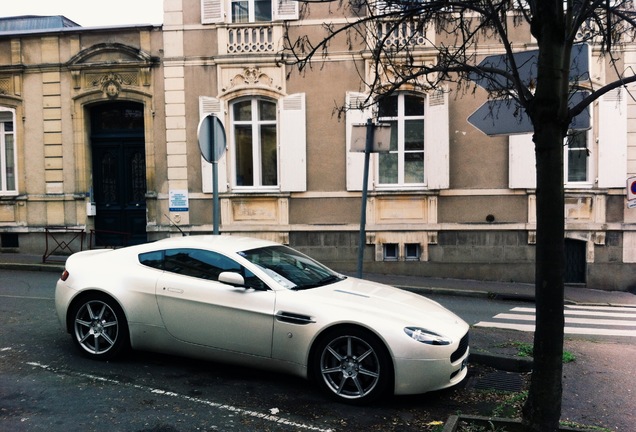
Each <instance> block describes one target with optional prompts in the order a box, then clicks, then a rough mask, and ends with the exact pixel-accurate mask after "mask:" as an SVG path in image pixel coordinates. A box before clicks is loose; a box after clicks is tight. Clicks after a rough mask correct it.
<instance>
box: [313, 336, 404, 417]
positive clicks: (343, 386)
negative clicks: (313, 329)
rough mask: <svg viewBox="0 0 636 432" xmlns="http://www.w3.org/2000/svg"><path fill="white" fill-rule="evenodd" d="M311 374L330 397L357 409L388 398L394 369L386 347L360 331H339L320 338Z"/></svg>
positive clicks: (373, 337)
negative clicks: (356, 406)
mask: <svg viewBox="0 0 636 432" xmlns="http://www.w3.org/2000/svg"><path fill="white" fill-rule="evenodd" d="M312 374H313V378H314V379H315V381H316V382H317V383H318V385H319V386H320V387H321V388H322V389H323V390H324V391H326V392H327V393H328V394H329V395H331V396H332V397H335V398H336V399H337V400H339V401H340V402H345V403H349V404H355V405H364V404H368V403H369V402H372V401H375V400H377V399H379V398H380V397H382V396H385V395H386V394H387V393H388V391H389V390H390V389H391V388H392V385H393V365H392V362H391V358H390V356H389V354H388V351H387V349H386V348H385V346H384V344H383V343H382V342H381V341H380V340H379V339H378V338H377V337H376V336H375V335H373V334H372V333H370V332H368V331H366V330H364V329H361V328H357V327H350V328H346V329H336V330H334V331H331V332H329V333H327V334H325V335H324V337H321V338H320V340H319V341H318V342H317V345H316V349H315V350H314V355H313V361H312Z"/></svg>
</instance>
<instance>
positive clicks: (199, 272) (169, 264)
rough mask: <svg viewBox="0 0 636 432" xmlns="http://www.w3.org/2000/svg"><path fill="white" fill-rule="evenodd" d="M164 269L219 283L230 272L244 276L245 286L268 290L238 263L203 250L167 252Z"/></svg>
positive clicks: (173, 250)
mask: <svg viewBox="0 0 636 432" xmlns="http://www.w3.org/2000/svg"><path fill="white" fill-rule="evenodd" d="M164 269H165V270H166V271H169V272H173V273H178V274H182V275H186V276H192V277H196V278H200V279H208V280H213V281H218V280H219V275H220V274H221V273H222V272H226V271H229V272H234V273H239V274H240V275H241V276H243V278H244V279H245V285H246V286H248V287H249V288H254V289H258V290H263V289H266V287H265V284H264V283H263V281H261V280H260V279H259V278H258V277H256V276H255V275H254V274H253V273H252V272H251V271H249V270H248V269H246V268H245V267H243V266H242V265H240V264H239V263H237V262H236V261H234V260H232V259H230V258H228V257H226V256H224V255H221V254H218V253H216V252H211V251H207V250H202V249H169V250H166V251H165V258H164Z"/></svg>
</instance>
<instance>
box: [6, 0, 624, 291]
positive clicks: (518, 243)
mask: <svg viewBox="0 0 636 432" xmlns="http://www.w3.org/2000/svg"><path fill="white" fill-rule="evenodd" d="M331 7H332V6H330V5H320V4H311V5H310V9H303V10H301V8H299V5H298V3H297V2H295V1H293V0H288V1H282V2H270V1H260V2H255V1H251V0H248V1H232V0H165V1H164V24H163V26H162V27H161V28H158V27H144V26H138V27H128V28H108V29H83V28H71V29H64V30H63V31H62V30H55V31H38V32H33V31H29V32H15V31H13V32H10V33H11V34H7V33H5V34H2V33H0V44H3V45H4V46H5V49H3V50H2V51H0V56H1V57H0V85H3V87H2V90H1V91H0V116H1V117H0V118H2V119H3V120H2V121H3V123H2V124H1V125H2V127H3V129H0V131H1V132H2V134H3V135H2V136H3V141H2V142H3V146H4V148H3V152H2V154H3V155H4V156H3V157H4V159H3V165H2V170H3V176H4V178H3V188H2V191H0V193H1V194H2V196H1V197H0V232H1V233H2V234H1V235H2V249H3V251H5V252H11V251H15V250H18V251H27V252H31V253H39V252H40V251H45V252H44V254H45V255H46V254H47V253H49V252H50V251H51V250H52V249H54V248H56V247H58V249H60V248H59V245H58V243H57V241H58V239H63V240H62V242H63V245H67V244H68V245H69V246H70V247H71V248H72V247H77V246H76V244H77V242H78V241H79V240H78V239H77V238H76V237H74V236H75V235H76V234H77V231H80V232H81V233H82V236H84V237H83V239H84V243H83V244H82V247H102V246H119V245H121V244H129V243H135V242H142V241H150V240H154V239H158V238H162V237H166V236H170V235H180V231H184V232H187V233H191V234H199V233H210V232H212V231H213V218H212V203H213V200H212V195H213V194H212V191H213V175H212V172H213V170H212V164H210V163H208V162H206V161H205V160H204V159H203V158H202V157H201V152H200V149H199V144H198V136H197V132H198V125H199V122H200V120H201V119H202V118H203V117H204V116H206V115H208V114H210V113H212V114H215V115H216V116H217V117H218V118H219V119H220V120H221V121H222V123H223V125H224V128H225V132H226V137H227V143H226V148H225V151H224V152H223V153H222V155H221V156H220V158H219V160H218V164H217V167H218V181H217V183H216V185H217V188H218V192H219V208H218V209H217V211H218V212H219V213H220V232H221V233H228V234H236V235H252V236H258V237H263V238H268V239H272V240H276V241H279V242H283V243H288V244H291V245H292V246H294V247H296V248H298V249H300V250H303V251H305V252H307V253H309V254H310V255H312V256H314V257H316V258H318V259H320V260H321V261H323V262H326V263H328V264H330V265H331V266H332V267H334V268H335V269H338V270H341V271H352V270H354V269H355V268H356V264H357V262H356V258H357V250H358V239H359V233H360V220H361V209H362V202H361V199H362V192H361V191H362V189H363V171H364V170H363V168H364V154H363V153H361V152H359V151H352V148H354V149H355V147H356V142H355V141H356V137H355V135H354V134H353V133H352V130H353V125H357V124H363V123H365V122H366V120H367V119H368V118H369V117H370V116H372V115H377V116H378V118H379V119H380V120H381V121H382V122H384V123H389V124H391V127H392V128H391V129H392V134H393V137H392V140H391V143H392V144H391V148H390V151H389V152H386V153H379V154H373V155H372V156H371V158H370V169H369V179H368V184H367V187H368V196H367V200H366V214H365V216H366V228H365V232H366V236H365V237H366V242H365V243H366V245H365V261H364V269H365V271H368V272H382V273H396V274H398V273H399V274H413V275H427V276H437V277H457V278H473V279H486V280H503V281H519V282H531V281H532V280H533V278H534V253H535V246H534V243H535V229H536V218H535V216H534V215H535V197H536V190H535V188H536V179H535V173H534V148H533V145H532V143H531V141H530V136H529V135H510V136H498V137H488V136H486V135H485V134H484V133H482V132H481V131H479V130H477V129H476V128H475V127H474V126H472V125H471V124H469V123H468V122H467V118H468V117H469V116H470V115H471V113H473V112H474V111H475V110H476V109H477V108H478V107H479V106H480V105H481V104H482V103H483V102H484V101H485V100H486V99H487V94H486V92H485V91H483V90H482V89H478V90H477V92H476V93H475V94H473V93H463V92H461V91H459V90H458V89H456V88H454V87H449V88H445V89H444V90H443V91H441V90H439V89H438V90H431V91H418V90H417V88H416V87H415V86H414V87H409V88H404V89H403V91H399V92H397V93H395V94H394V95H393V96H392V97H390V98H385V99H383V100H381V101H379V102H378V104H377V106H375V107H373V109H372V110H363V109H356V107H358V106H359V102H360V101H363V100H366V98H367V96H368V93H367V92H368V90H367V89H366V88H365V86H364V82H363V81H364V80H365V79H368V78H371V76H370V75H369V74H371V73H372V72H371V71H372V68H371V67H370V63H369V60H368V56H365V52H364V49H363V47H362V46H361V49H360V50H353V51H352V50H350V47H349V46H348V45H347V43H345V42H343V43H342V45H341V46H340V45H338V44H337V43H336V44H335V45H333V46H331V47H330V51H329V54H328V56H327V57H325V58H324V59H322V61H320V62H316V63H315V64H314V65H312V67H310V68H307V69H305V71H303V73H298V72H297V71H295V70H294V69H293V68H291V67H289V66H286V65H285V64H284V63H281V62H280V54H279V52H280V48H281V39H282V37H283V35H284V32H285V29H286V28H287V29H288V30H289V32H290V34H291V35H294V34H296V35H297V34H308V35H315V36H316V37H317V36H318V35H319V34H321V33H320V32H321V31H322V28H323V24H324V23H325V22H329V23H332V24H336V25H337V24H339V23H343V22H344V21H345V20H346V16H345V15H346V12H343V14H345V15H342V16H341V15H338V14H334V13H333V12H334V11H333V10H332V9H331ZM405 31H409V30H405ZM413 31H416V30H413ZM411 36H412V35H411ZM425 36H426V37H424V35H423V36H422V37H421V38H417V37H416V38H413V39H412V40H413V41H414V44H415V45H416V46H415V47H414V49H415V50H416V52H417V54H418V55H419V56H420V57H421V58H423V59H430V60H431V61H434V59H435V51H434V50H433V49H432V47H431V46H430V45H427V44H428V43H429V42H427V41H430V40H434V38H435V37H436V35H435V34H434V33H431V32H430V31H427V34H426V35H425ZM437 37H439V36H437ZM516 37H518V40H516V41H515V43H516V44H517V46H519V47H526V48H527V49H531V48H532V47H533V41H532V39H531V37H530V36H529V34H528V35H527V36H526V35H524V34H523V32H519V35H518V36H516ZM632 49H633V47H631V46H629V45H628V46H626V48H625V52H624V55H623V57H622V58H623V62H624V64H623V65H621V67H628V66H629V65H633V64H634V63H636V58H635V55H636V54H635V53H634V52H633V51H632ZM480 50H481V51H480V54H481V55H483V56H486V55H490V54H497V53H499V52H501V51H500V47H499V46H496V45H493V46H490V45H488V44H486V43H485V44H484V46H483V48H480ZM595 54H596V51H595V49H594V47H591V48H590V56H591V59H594V58H595ZM589 63H590V68H591V70H590V75H591V81H592V82H594V83H595V84H603V83H604V82H606V80H608V79H609V78H607V77H609V76H611V71H610V69H609V68H608V67H607V65H605V64H604V63H602V62H597V61H590V62H589ZM361 75H362V76H361ZM635 106H636V104H634V103H633V102H632V101H631V99H630V98H629V97H627V96H626V92H625V90H623V91H622V92H614V93H611V94H608V95H606V96H605V97H603V98H602V99H600V100H599V101H597V102H595V103H594V104H593V106H592V107H591V109H590V120H591V126H592V127H591V128H590V129H589V130H587V131H583V132H580V133H576V134H573V135H572V137H571V138H570V139H568V140H567V141H566V142H565V143H564V155H565V167H564V169H565V178H566V185H565V187H566V221H565V223H566V252H567V260H566V261H567V264H568V269H567V272H566V273H567V274H566V281H567V282H569V283H577V284H585V285H587V286H588V287H593V288H599V289H609V290H628V289H632V288H634V286H635V285H636V278H635V277H634V274H636V209H629V208H628V207H627V205H626V187H625V186H626V180H627V178H628V177H630V176H634V175H636V135H635V132H636V130H634V127H633V126H631V125H632V124H633V123H634V122H633V120H632V118H633V117H635V116H636V110H635V109H634V108H635ZM340 107H349V108H350V109H347V110H345V111H340V110H339V109H338V108H340ZM7 143H8V144H7ZM7 149H8V150H7ZM74 238H75V240H73V239H74ZM64 242H67V243H64ZM73 242H75V243H73ZM62 249H64V248H62ZM58 252H64V251H60V250H58V251H55V253H58ZM52 256H54V255H52Z"/></svg>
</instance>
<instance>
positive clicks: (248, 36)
mask: <svg viewBox="0 0 636 432" xmlns="http://www.w3.org/2000/svg"><path fill="white" fill-rule="evenodd" d="M278 27H279V26H274V25H273V24H271V23H267V24H258V25H249V24H245V25H242V26H240V27H234V26H231V27H228V28H227V29H226V31H227V33H226V37H227V41H226V44H225V51H226V53H227V54H262V53H273V52H275V51H276V49H277V46H276V44H277V41H279V40H280V37H278V38H276V37H275V36H276V35H275V33H279V32H278V31H276V29H277V28H278ZM219 48H221V51H223V48H224V47H223V46H220V47H219Z"/></svg>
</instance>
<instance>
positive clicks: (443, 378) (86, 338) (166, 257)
mask: <svg viewBox="0 0 636 432" xmlns="http://www.w3.org/2000/svg"><path fill="white" fill-rule="evenodd" d="M55 305H56V309H57V313H58V316H59V319H60V322H61V323H62V325H63V327H64V328H65V329H66V330H67V331H68V332H69V333H70V334H71V338H72V340H73V342H74V344H75V345H76V346H77V347H78V348H79V350H80V352H82V353H83V354H85V355H86V356H88V357H90V358H94V359H103V360H107V359H111V358H113V357H114V356H116V355H117V354H119V353H120V352H121V351H122V350H123V349H125V348H127V347H132V348H134V349H138V350H148V351H156V352H163V353H170V354H177V355H184V356H190V357H197V358H202V359H209V360H214V361H222V362H231V363H240V364H243V365H248V366H254V367H259V368H267V369H273V370H277V371H284V372H288V373H292V374H297V375H300V376H303V377H307V378H312V379H314V380H315V381H316V382H317V383H318V385H319V386H320V387H322V388H323V389H324V390H325V391H326V392H327V393H328V394H330V395H332V396H334V397H336V399H338V400H341V401H345V402H350V403H358V404H362V403H367V402H370V401H372V400H375V399H377V398H378V397H379V396H381V395H384V394H387V393H394V394H416V393H424V392H428V391H431V390H438V389H442V388H445V387H450V386H452V385H454V384H456V383H458V382H460V381H461V380H462V379H463V378H464V377H465V376H466V373H467V368H466V360H467V358H468V324H466V323H465V322H464V321H462V320H461V319H460V318H459V317H457V316H456V315H454V314H453V313H451V312H450V311H448V310H447V309H445V308H443V307H442V306H440V305H439V304H438V303H435V302H433V301H431V300H429V299H426V298H425V297H422V296H419V295H416V294H413V293H410V292H407V291H403V290H400V289H397V288H393V287H390V286H386V285H382V284H378V283H374V282H369V281H365V280H360V279H356V278H352V277H345V276H342V275H340V274H338V273H335V272H333V271H332V270H330V269H328V268H326V267H325V266H323V265H321V264H319V263H317V262H316V261H314V260H312V259H311V258H309V257H307V256H305V255H303V254H301V253H300V252H298V251H295V250H294V249H291V248H289V247H287V246H283V245H280V244H277V243H273V242H269V241H264V240H258V239H254V238H246V237H235V236H189V237H178V238H169V239H164V240H159V241H157V242H154V243H147V244H143V245H138V246H131V247H127V248H122V249H117V250H90V251H84V252H78V253H76V254H73V255H71V256H70V257H69V258H68V259H67V261H66V269H65V271H64V273H63V274H62V277H61V278H60V279H59V281H58V282H57V287H56V290H55Z"/></svg>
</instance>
